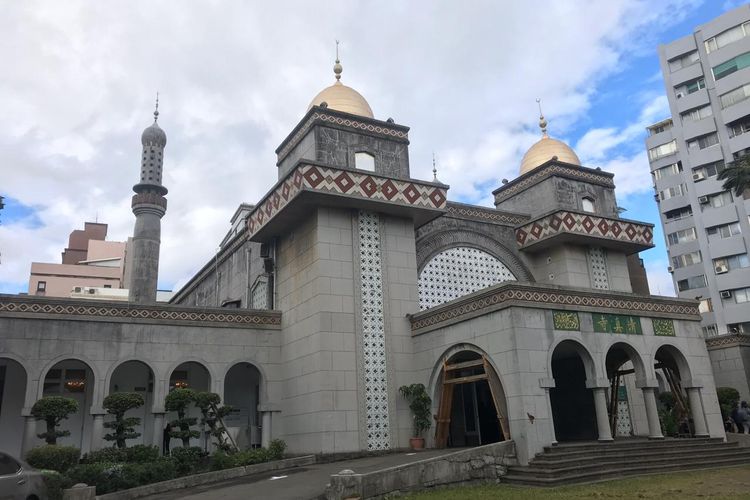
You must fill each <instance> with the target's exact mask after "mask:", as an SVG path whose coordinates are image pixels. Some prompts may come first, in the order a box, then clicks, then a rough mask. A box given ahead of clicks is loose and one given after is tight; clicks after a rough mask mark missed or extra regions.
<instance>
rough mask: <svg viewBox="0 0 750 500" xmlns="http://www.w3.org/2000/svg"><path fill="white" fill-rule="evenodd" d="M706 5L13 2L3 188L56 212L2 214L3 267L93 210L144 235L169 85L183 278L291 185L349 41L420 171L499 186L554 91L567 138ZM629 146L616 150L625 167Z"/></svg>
mask: <svg viewBox="0 0 750 500" xmlns="http://www.w3.org/2000/svg"><path fill="white" fill-rule="evenodd" d="M691 3H692V2H690V1H688V0H686V1H679V0H675V1H672V2H659V3H656V4H654V3H653V2H648V1H645V0H611V1H608V2H600V1H595V0H579V1H569V2H512V3H509V2H502V3H500V2H490V1H485V2H472V3H469V4H466V3H462V4H459V3H434V2H428V1H423V2H410V3H402V2H392V3H385V2H349V1H343V0H340V1H337V2H326V3H323V4H320V3H311V2H302V1H299V2H292V3H284V4H283V5H282V4H276V3H273V2H265V3H259V2H254V3H242V2H239V3H238V2H218V1H212V2H197V1H177V0H173V1H161V2H147V1H131V2H124V3H112V2H99V3H92V2H84V1H68V2H64V3H60V2H55V1H52V0H49V1H27V2H12V3H9V4H7V5H5V8H4V11H3V16H2V17H0V31H2V33H3V34H4V40H5V43H3V44H1V45H0V57H2V60H3V61H4V62H5V66H6V69H7V70H8V71H6V72H5V73H4V76H3V79H2V80H0V93H1V94H2V95H3V99H2V100H0V115H2V116H4V117H5V120H3V121H2V122H0V164H1V165H2V169H3V189H4V192H3V195H5V196H9V197H12V198H15V199H18V200H20V201H21V202H22V203H24V204H27V205H31V206H34V207H38V214H37V215H38V217H39V219H40V220H41V223H42V224H41V226H40V227H36V228H30V227H28V225H24V223H23V222H16V223H12V224H9V225H3V226H0V245H1V246H2V249H1V250H2V252H3V261H2V268H0V272H1V273H2V275H1V276H0V280H1V281H6V282H16V283H24V282H25V281H26V280H27V278H28V271H29V263H30V262H31V261H32V260H35V261H57V260H58V259H59V252H60V251H61V250H62V249H63V247H64V245H65V240H66V238H67V235H68V233H69V232H70V231H71V230H72V229H74V228H78V227H81V226H82V224H83V222H84V221H85V220H91V219H93V218H94V217H95V216H96V214H98V216H99V220H100V221H103V222H107V223H109V224H110V238H112V239H118V240H124V239H125V238H127V236H128V235H129V234H130V233H131V232H132V226H133V216H132V214H131V213H130V210H129V199H130V196H131V194H132V192H131V186H132V185H133V184H134V183H135V182H136V180H137V176H138V158H139V154H140V143H139V138H140V133H141V131H142V129H143V128H144V127H146V126H148V125H149V123H150V120H149V116H150V113H151V108H152V101H153V96H154V93H155V91H157V90H159V91H160V92H161V96H162V98H161V102H162V106H161V111H162V114H161V117H160V124H161V125H162V127H163V128H164V129H165V130H166V132H167V135H168V137H169V143H168V145H167V149H166V160H165V173H164V183H165V185H166V186H167V187H168V188H169V190H170V192H169V195H168V198H169V210H168V212H167V215H166V217H165V218H164V220H163V235H162V236H163V237H162V241H163V245H162V265H161V270H160V273H161V280H160V281H161V283H162V284H164V285H171V284H174V283H175V282H178V281H184V280H185V279H186V277H188V276H190V275H191V274H192V273H193V272H195V271H196V270H197V269H198V268H199V267H200V266H201V265H202V264H203V263H204V262H205V261H206V260H207V259H208V258H210V256H211V255H212V253H213V252H214V250H215V247H216V245H217V244H218V242H219V241H220V239H221V237H222V236H223V234H224V233H225V231H226V230H227V229H228V218H229V217H230V216H231V214H232V213H233V211H234V209H235V208H236V206H237V204H239V203H240V202H243V201H248V202H253V201H257V200H258V199H259V198H260V197H261V196H262V195H263V193H264V192H265V191H266V190H267V189H268V188H269V187H270V186H271V185H272V184H273V182H274V181H275V179H276V167H275V157H274V153H273V151H274V149H275V148H276V146H277V145H278V144H279V143H280V142H281V141H282V140H283V138H284V137H285V136H286V134H287V133H289V132H290V131H291V130H292V128H293V127H294V126H295V125H296V123H297V121H298V120H299V119H300V118H301V117H302V115H303V114H304V112H305V110H306V108H307V105H308V103H309V100H310V99H311V98H312V97H313V96H314V95H315V94H316V93H317V92H318V91H319V90H320V89H321V88H323V87H324V86H326V85H329V84H330V83H332V80H333V78H332V77H333V75H332V72H331V66H332V58H333V57H332V56H333V54H332V53H333V40H334V38H340V39H342V40H343V44H342V62H343V65H344V74H343V81H344V82H345V83H347V84H349V85H351V86H353V87H355V88H357V90H359V91H360V92H361V93H362V94H363V95H365V96H366V97H367V99H368V100H369V102H370V104H371V106H372V108H373V109H374V110H375V114H376V116H377V117H378V118H381V119H385V118H388V117H389V116H393V118H394V119H395V120H396V121H397V122H398V123H403V124H406V125H409V126H411V127H412V130H411V132H410V139H411V149H410V158H411V165H412V175H413V176H414V177H417V178H431V175H432V174H431V169H432V165H431V155H432V151H436V152H437V155H438V157H439V161H440V164H439V167H438V168H439V171H438V177H439V178H440V179H441V180H442V181H443V182H446V183H448V184H451V187H452V189H451V197H452V198H453V199H457V198H460V199H463V200H468V201H484V200H486V199H487V193H486V191H485V190H484V189H483V187H484V186H486V185H498V184H499V180H500V179H501V178H503V177H507V178H512V177H514V176H515V175H516V172H517V168H518V164H519V162H520V158H521V156H522V154H523V152H524V151H525V150H526V149H527V148H528V147H529V146H530V145H531V144H532V143H533V142H534V141H536V140H537V138H538V132H537V129H536V105H535V102H534V99H535V98H536V97H537V96H542V97H543V98H544V103H545V114H546V115H547V117H548V119H549V120H550V128H551V133H552V134H553V135H555V136H556V137H561V138H564V136H565V134H566V132H567V131H568V130H569V127H570V125H571V124H573V123H575V122H576V120H579V119H581V118H582V117H583V116H585V114H586V112H587V110H588V108H589V106H590V101H591V98H592V96H593V95H594V94H595V93H596V92H597V86H598V85H600V84H601V82H602V81H603V79H604V78H606V77H607V76H608V75H611V74H613V73H614V72H617V71H619V70H620V68H621V67H622V64H623V60H624V59H625V58H627V57H628V53H629V52H633V51H637V50H646V49H647V50H650V51H653V47H654V46H655V43H654V41H653V36H652V35H649V34H650V33H652V32H658V30H660V29H662V28H664V27H665V26H666V25H667V24H668V23H673V22H676V21H677V20H678V19H677V17H676V16H674V13H675V12H677V13H681V12H687V11H688V10H689V7H690V4H691ZM667 13H668V15H667ZM592 20H595V22H592ZM11 69H12V70H11ZM644 114H646V115H647V116H650V115H651V112H650V111H648V110H647V108H644ZM639 126H640V125H639ZM633 133H634V132H632V131H631V130H630V129H628V128H627V127H626V128H625V129H619V128H618V127H617V126H615V125H613V126H611V127H609V128H608V129H603V130H601V131H592V132H591V133H590V135H589V134H587V135H588V138H587V139H586V141H587V142H586V141H584V142H582V143H581V145H582V146H583V148H584V151H585V153H586V155H588V156H589V157H591V158H595V159H606V158H607V154H608V152H611V151H612V150H613V148H616V147H618V146H619V145H622V144H623V141H626V140H628V139H627V138H628V137H631V135H632V134H633ZM597 134H598V135H597ZM597 137H598V138H597ZM623 137H624V138H623ZM618 161H619V162H620V163H619V164H618V163H616V162H618ZM632 161H634V160H633V158H632V157H630V159H628V158H625V159H623V160H619V159H615V160H611V161H610V162H609V163H610V164H611V166H612V167H613V168H619V169H620V170H621V172H619V173H618V176H622V177H623V178H625V177H626V176H627V175H628V172H629V171H630V170H632V169H635V168H636V167H635V165H633V164H632ZM613 162H615V163H613ZM602 166H603V167H604V165H602ZM618 181H620V182H621V180H620V179H619V177H618ZM628 182H630V181H628Z"/></svg>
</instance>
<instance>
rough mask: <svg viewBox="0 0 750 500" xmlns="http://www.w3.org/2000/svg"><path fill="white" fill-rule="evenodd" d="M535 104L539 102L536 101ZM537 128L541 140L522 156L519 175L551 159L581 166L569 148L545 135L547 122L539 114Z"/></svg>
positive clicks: (576, 156)
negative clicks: (540, 130)
mask: <svg viewBox="0 0 750 500" xmlns="http://www.w3.org/2000/svg"><path fill="white" fill-rule="evenodd" d="M537 102H539V100H538V99H537ZM540 111H541V109H540ZM539 128H541V129H542V139H541V140H540V141H538V142H536V143H535V144H534V145H533V146H531V147H530V148H529V150H528V151H526V154H525V155H523V159H522V160H521V173H520V175H523V174H525V173H527V172H531V171H532V170H534V169H535V168H537V167H538V166H540V165H541V164H543V163H545V162H547V161H549V160H551V159H552V158H553V157H557V159H558V160H560V161H561V162H564V163H572V164H573V165H579V166H580V165H581V160H580V159H578V155H577V154H576V153H575V151H573V149H572V148H571V147H570V146H568V145H567V144H565V143H564V142H562V141H558V140H557V139H553V138H551V137H550V136H548V135H547V120H545V119H544V115H542V114H541V113H540V115H539Z"/></svg>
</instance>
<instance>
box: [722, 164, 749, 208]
mask: <svg viewBox="0 0 750 500" xmlns="http://www.w3.org/2000/svg"><path fill="white" fill-rule="evenodd" d="M716 178H717V179H718V180H720V181H724V186H723V188H724V189H725V190H726V191H732V192H734V195H735V196H736V197H737V198H740V197H742V196H743V194H744V193H745V192H746V191H748V190H750V155H746V156H743V157H741V158H738V159H736V160H735V161H733V162H731V163H728V164H727V166H726V167H725V168H724V170H722V171H721V172H719V175H717V176H716Z"/></svg>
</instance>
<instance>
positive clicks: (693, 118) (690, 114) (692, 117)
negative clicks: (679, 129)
mask: <svg viewBox="0 0 750 500" xmlns="http://www.w3.org/2000/svg"><path fill="white" fill-rule="evenodd" d="M713 114H714V112H713V109H712V108H711V105H710V104H709V105H708V106H703V107H702V108H696V109H693V110H691V111H687V112H685V113H682V114H681V115H680V116H681V117H682V121H683V122H687V121H690V122H697V121H699V120H702V119H704V118H708V117H709V116H712V115H713Z"/></svg>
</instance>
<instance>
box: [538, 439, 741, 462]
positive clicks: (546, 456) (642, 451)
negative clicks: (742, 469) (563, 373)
mask: <svg viewBox="0 0 750 500" xmlns="http://www.w3.org/2000/svg"><path fill="white" fill-rule="evenodd" d="M737 448H738V445H737V443H704V444H693V445H689V446H674V447H666V448H664V447H661V448H651V447H632V448H613V449H604V450H594V451H575V452H568V453H543V454H540V455H537V456H536V457H534V458H533V459H532V460H531V464H536V463H540V464H541V463H545V464H546V463H557V462H569V461H574V462H575V461H587V460H602V459H608V458H611V457H612V458H626V457H631V458H638V457H640V456H643V455H653V454H659V455H677V454H694V453H703V452H711V451H723V452H726V453H729V452H731V451H733V450H736V449H737Z"/></svg>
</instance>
